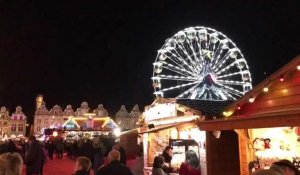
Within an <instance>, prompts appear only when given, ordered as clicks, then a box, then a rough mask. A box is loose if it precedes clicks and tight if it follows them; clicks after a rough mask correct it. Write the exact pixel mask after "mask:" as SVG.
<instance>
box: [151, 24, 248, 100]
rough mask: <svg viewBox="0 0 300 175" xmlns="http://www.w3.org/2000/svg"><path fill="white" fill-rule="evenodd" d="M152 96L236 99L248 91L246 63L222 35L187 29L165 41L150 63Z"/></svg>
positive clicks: (199, 27) (211, 31)
mask: <svg viewBox="0 0 300 175" xmlns="http://www.w3.org/2000/svg"><path fill="white" fill-rule="evenodd" d="M151 79H152V81H153V87H154V91H155V92H154V94H155V95H156V96H160V97H172V98H174V97H175V98H183V99H197V100H215V101H216V100H236V99H237V98H239V97H241V96H242V95H244V94H245V93H246V92H247V91H249V90H250V89H252V79H251V74H250V71H249V67H248V65H247V62H246V60H245V58H244V56H243V54H242V53H241V51H240V50H239V49H238V48H237V47H236V45H235V44H234V43H233V42H232V41H231V40H230V39H229V38H227V37H226V36H225V35H224V34H223V33H221V32H218V31H216V30H214V29H211V28H207V27H202V26H198V27H190V28H186V29H184V30H182V31H179V32H178V33H176V34H175V35H174V36H172V37H171V38H168V39H167V40H166V41H165V44H164V45H163V46H162V48H161V49H159V50H158V54H157V57H156V59H155V62H154V63H153V77H152V78H151Z"/></svg>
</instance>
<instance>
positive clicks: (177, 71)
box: [162, 66, 188, 76]
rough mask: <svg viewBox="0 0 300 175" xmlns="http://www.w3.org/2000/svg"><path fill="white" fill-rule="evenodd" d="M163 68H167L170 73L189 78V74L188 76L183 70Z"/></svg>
mask: <svg viewBox="0 0 300 175" xmlns="http://www.w3.org/2000/svg"><path fill="white" fill-rule="evenodd" d="M162 67H163V68H165V69H168V70H169V71H172V72H174V73H177V74H180V75H183V76H188V74H186V73H185V72H184V71H182V70H176V69H175V68H171V67H168V66H162Z"/></svg>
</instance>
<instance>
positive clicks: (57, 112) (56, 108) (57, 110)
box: [50, 105, 63, 116]
mask: <svg viewBox="0 0 300 175" xmlns="http://www.w3.org/2000/svg"><path fill="white" fill-rule="evenodd" d="M50 115H57V116H62V115H63V111H62V109H61V107H60V106H58V105H54V106H53V108H52V109H51V110H50Z"/></svg>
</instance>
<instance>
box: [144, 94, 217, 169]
mask: <svg viewBox="0 0 300 175" xmlns="http://www.w3.org/2000/svg"><path fill="white" fill-rule="evenodd" d="M183 103H184V104H186V105H183ZM195 103H198V104H199V103H200V104H202V106H203V105H204V104H205V102H204V101H200V100H199V101H197V100H194V101H191V100H190V101H189V100H187V101H180V100H175V99H164V98H158V99H156V100H155V101H154V102H153V103H152V104H151V105H150V106H147V107H145V111H144V113H143V115H142V117H141V120H140V122H139V123H140V128H138V131H139V134H140V135H141V141H142V142H143V148H144V172H145V174H149V172H151V167H152V166H153V160H154V157H155V156H157V155H160V154H162V152H163V150H164V148H165V147H166V146H168V145H170V146H172V147H173V154H174V155H173V159H172V162H171V163H172V166H174V167H179V166H180V165H181V163H182V162H184V161H185V152H186V151H187V150H194V151H195V152H196V153H197V154H198V156H199V158H200V166H201V174H202V175H206V174H207V170H206V167H207V165H206V132H205V131H200V130H199V127H198V125H197V123H198V122H201V121H204V120H205V117H204V115H203V112H202V111H200V110H198V109H195V108H193V107H189V106H193V105H195ZM204 106H205V105H204ZM204 108H205V109H208V108H207V106H206V107H204ZM214 109H215V110H214V111H217V110H216V108H214Z"/></svg>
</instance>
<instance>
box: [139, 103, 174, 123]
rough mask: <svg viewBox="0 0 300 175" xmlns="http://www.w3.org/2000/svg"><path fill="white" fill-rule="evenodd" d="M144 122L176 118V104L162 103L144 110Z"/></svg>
mask: <svg viewBox="0 0 300 175" xmlns="http://www.w3.org/2000/svg"><path fill="white" fill-rule="evenodd" d="M144 114H145V121H146V122H147V121H151V120H157V119H162V118H167V117H174V116H176V104H175V103H164V104H156V105H155V106H153V107H151V108H149V109H148V110H145V113H144Z"/></svg>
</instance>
